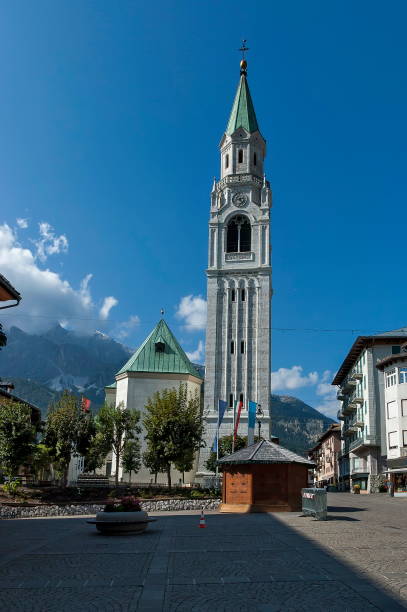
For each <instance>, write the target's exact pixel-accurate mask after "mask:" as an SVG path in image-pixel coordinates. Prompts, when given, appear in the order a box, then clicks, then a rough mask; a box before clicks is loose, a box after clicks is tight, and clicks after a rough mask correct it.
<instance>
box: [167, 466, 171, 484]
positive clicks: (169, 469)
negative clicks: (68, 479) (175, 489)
mask: <svg viewBox="0 0 407 612" xmlns="http://www.w3.org/2000/svg"><path fill="white" fill-rule="evenodd" d="M167 480H168V490H169V491H171V463H169V464H168V466H167Z"/></svg>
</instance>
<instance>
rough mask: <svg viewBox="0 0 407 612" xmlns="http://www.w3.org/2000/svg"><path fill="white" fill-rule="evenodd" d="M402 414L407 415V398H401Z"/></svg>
mask: <svg viewBox="0 0 407 612" xmlns="http://www.w3.org/2000/svg"><path fill="white" fill-rule="evenodd" d="M401 416H407V400H405V399H402V400H401Z"/></svg>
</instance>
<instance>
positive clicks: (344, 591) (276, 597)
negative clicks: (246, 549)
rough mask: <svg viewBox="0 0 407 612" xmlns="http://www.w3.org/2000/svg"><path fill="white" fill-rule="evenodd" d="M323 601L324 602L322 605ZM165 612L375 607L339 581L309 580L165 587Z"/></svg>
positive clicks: (356, 611) (357, 610)
mask: <svg viewBox="0 0 407 612" xmlns="http://www.w3.org/2000/svg"><path fill="white" fill-rule="evenodd" d="M322 602H323V603H322ZM164 610H165V612H175V611H177V612H190V611H191V610H193V611H194V612H208V610H217V611H219V612H221V611H225V612H226V611H228V612H229V611H231V610H235V611H239V612H254V611H259V612H263V611H264V612H266V611H267V612H269V611H270V612H271V611H273V612H278V611H281V612H291V611H294V610H295V611H296V612H297V611H300V610H303V611H304V612H309V611H310V610H312V611H318V610H324V611H328V610H329V611H330V612H331V611H332V612H336V611H338V612H343V611H344V610H346V611H348V612H353V611H354V612H360V611H361V610H363V611H366V612H367V611H375V612H377V607H376V606H374V605H373V604H371V603H370V602H368V601H367V600H366V599H365V598H364V597H362V596H361V595H359V594H358V593H357V592H355V591H354V590H353V589H351V588H349V587H347V586H344V585H342V584H341V583H338V582H332V581H331V582H329V583H327V582H317V581H310V582H308V583H306V584H304V583H302V582H301V583H298V582H290V581H281V582H277V581H276V582H258V583H256V584H253V583H252V584H244V585H241V584H240V585H239V584H223V585H217V586H215V585H212V584H211V585H208V584H199V585H196V586H186V585H183V586H178V585H176V586H175V585H173V586H171V587H169V588H168V590H167V594H166V598H165V604H164Z"/></svg>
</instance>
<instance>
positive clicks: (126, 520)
mask: <svg viewBox="0 0 407 612" xmlns="http://www.w3.org/2000/svg"><path fill="white" fill-rule="evenodd" d="M155 520H156V519H150V518H148V514H147V512H144V511H143V510H141V511H139V512H98V513H97V515H96V519H95V520H94V521H88V523H91V524H92V525H96V529H97V530H98V531H100V533H102V534H105V535H114V534H119V533H142V532H143V531H145V530H146V529H147V527H148V523H151V522H152V521H155Z"/></svg>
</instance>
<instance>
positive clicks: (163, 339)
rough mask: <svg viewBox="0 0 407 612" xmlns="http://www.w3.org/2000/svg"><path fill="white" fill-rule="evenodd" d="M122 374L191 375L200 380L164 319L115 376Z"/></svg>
mask: <svg viewBox="0 0 407 612" xmlns="http://www.w3.org/2000/svg"><path fill="white" fill-rule="evenodd" d="M157 343H159V344H158V346H156V344H157ZM162 344H164V347H162ZM162 348H163V350H162ZM124 372H166V373H172V374H191V375H192V376H196V377H197V378H202V376H200V375H199V373H198V372H197V370H196V369H195V368H194V366H193V365H192V363H191V362H190V361H189V359H188V357H187V356H186V355H185V353H184V351H183V350H182V348H181V347H180V345H179V344H178V342H177V340H176V339H175V336H174V334H173V333H172V331H171V330H170V328H169V327H168V325H167V324H166V322H165V321H164V319H161V321H160V322H159V323H158V325H156V326H155V328H154V329H153V331H152V332H151V334H150V335H149V336H148V337H147V338H146V339H145V340H144V342H143V344H142V345H141V346H140V347H139V348H138V349H137V351H136V352H135V353H134V355H133V356H132V357H130V359H129V360H128V362H127V363H126V364H125V365H124V366H123V367H122V369H121V370H120V371H119V372H118V373H117V375H119V374H123V373H124ZM117 375H116V376H117Z"/></svg>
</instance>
